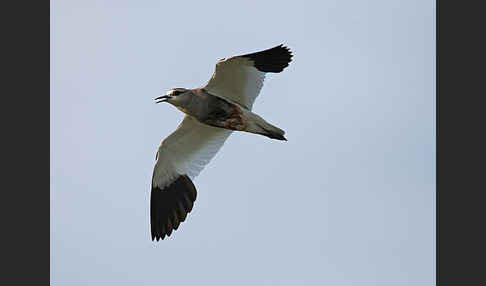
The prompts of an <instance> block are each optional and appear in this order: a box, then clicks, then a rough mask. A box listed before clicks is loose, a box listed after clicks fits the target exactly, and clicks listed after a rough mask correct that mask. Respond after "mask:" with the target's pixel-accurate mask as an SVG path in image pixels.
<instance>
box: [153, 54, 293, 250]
mask: <svg viewBox="0 0 486 286" xmlns="http://www.w3.org/2000/svg"><path fill="white" fill-rule="evenodd" d="M291 57H292V55H291V54H290V51H289V50H288V48H286V47H283V46H282V45H280V46H277V47H274V48H272V49H268V50H265V51H261V52H257V53H252V54H247V55H242V56H236V57H231V58H228V59H222V60H220V61H218V63H217V64H216V71H215V72H214V74H213V76H212V78H211V79H210V80H209V81H208V83H207V84H205V85H204V86H202V87H201V88H196V89H184V88H175V89H172V90H170V91H169V92H168V93H167V94H166V95H163V96H160V97H158V98H156V100H158V102H168V103H170V104H172V105H174V106H175V107H177V108H178V109H179V110H181V111H182V112H184V113H185V114H186V116H185V118H184V120H183V121H182V123H181V124H180V125H179V127H178V128H177V129H176V131H174V132H173V133H172V134H171V135H169V136H168V137H167V138H166V139H164V140H163V141H162V143H161V144H160V146H159V150H158V152H157V156H156V162H155V167H154V173H153V176H152V192H151V202H150V217H151V230H152V239H157V240H159V239H164V237H165V236H166V235H167V236H170V234H171V233H172V231H173V230H176V229H177V228H178V227H179V224H180V223H181V222H182V221H184V220H185V218H186V216H187V214H188V213H189V212H190V211H191V210H192V207H193V204H194V201H195V200H196V194H197V192H196V188H195V186H194V184H193V183H192V180H191V179H193V178H194V177H196V176H197V175H198V174H199V172H200V171H201V170H202V169H203V168H204V166H205V165H206V164H207V163H209V161H210V160H211V159H212V158H213V157H214V155H215V154H216V153H217V152H218V150H219V149H220V148H221V146H222V145H223V144H224V142H225V141H226V139H227V138H228V137H229V135H231V133H232V132H233V131H245V132H250V133H255V134H259V135H263V136H266V137H269V138H272V139H278V140H286V139H285V137H284V134H285V131H283V130H282V129H280V128H278V127H276V126H274V125H272V124H270V123H268V122H266V121H265V120H264V119H263V118H262V117H260V116H258V115H257V114H255V113H253V112H252V111H251V108H252V106H253V102H254V100H255V98H256V97H257V96H258V94H259V92H260V89H261V88H262V86H263V80H264V78H265V73H267V72H281V71H282V70H283V69H284V68H285V67H286V66H288V64H289V62H290V61H291Z"/></svg>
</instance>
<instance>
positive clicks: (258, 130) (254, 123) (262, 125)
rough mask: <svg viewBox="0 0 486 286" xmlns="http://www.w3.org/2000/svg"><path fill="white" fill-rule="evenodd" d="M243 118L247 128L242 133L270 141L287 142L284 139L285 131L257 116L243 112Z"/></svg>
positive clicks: (246, 111) (249, 112)
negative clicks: (252, 134) (248, 133)
mask: <svg viewBox="0 0 486 286" xmlns="http://www.w3.org/2000/svg"><path fill="white" fill-rule="evenodd" d="M243 117H244V121H245V122H247V123H248V127H247V128H246V129H245V130H243V131H246V132H251V133H255V134H260V135H263V136H266V137H269V138H272V139H277V140H285V141H287V139H286V138H285V137H284V134H285V131H283V130H282V129H280V128H278V127H277V126H274V125H272V124H270V123H268V122H267V121H265V119H263V118H261V117H260V116H258V115H257V114H255V113H253V112H251V111H248V110H244V111H243Z"/></svg>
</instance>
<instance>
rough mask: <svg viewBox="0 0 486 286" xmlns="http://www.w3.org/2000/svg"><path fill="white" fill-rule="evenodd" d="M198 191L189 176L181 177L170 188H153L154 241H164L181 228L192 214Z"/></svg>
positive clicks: (152, 222) (151, 222)
mask: <svg viewBox="0 0 486 286" xmlns="http://www.w3.org/2000/svg"><path fill="white" fill-rule="evenodd" d="M196 196H197V191H196V187H195V186H194V184H193V183H192V181H191V179H189V177H188V176H187V175H181V176H179V177H178V178H177V179H176V180H175V181H174V182H173V183H171V184H170V185H169V186H167V187H165V188H163V189H160V188H159V187H154V186H152V192H151V195H150V227H151V234H152V241H154V240H156V241H159V240H160V239H161V240H164V238H165V237H166V236H170V235H171V234H172V232H173V231H175V230H177V229H178V228H179V225H180V223H181V222H183V221H184V220H185V219H186V217H187V214H188V213H189V212H191V210H192V207H193V205H194V201H195V200H196Z"/></svg>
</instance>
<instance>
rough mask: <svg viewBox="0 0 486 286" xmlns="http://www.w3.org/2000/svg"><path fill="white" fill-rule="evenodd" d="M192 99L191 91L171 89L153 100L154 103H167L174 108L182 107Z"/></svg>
mask: <svg viewBox="0 0 486 286" xmlns="http://www.w3.org/2000/svg"><path fill="white" fill-rule="evenodd" d="M191 98H192V93H191V90H189V89H185V88H173V89H171V90H169V91H168V92H167V93H166V94H164V95H161V96H159V97H157V98H156V99H155V101H156V103H160V102H168V103H170V104H172V105H174V106H176V107H184V106H185V105H186V104H187V103H189V101H190V100H191Z"/></svg>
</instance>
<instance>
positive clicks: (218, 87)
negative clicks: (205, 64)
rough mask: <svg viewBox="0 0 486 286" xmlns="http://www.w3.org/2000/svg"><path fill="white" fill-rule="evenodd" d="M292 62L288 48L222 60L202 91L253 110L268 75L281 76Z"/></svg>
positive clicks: (280, 46)
mask: <svg viewBox="0 0 486 286" xmlns="http://www.w3.org/2000/svg"><path fill="white" fill-rule="evenodd" d="M291 60H292V54H291V53H290V50H289V48H287V47H285V46H283V45H279V46H276V47H274V48H271V49H268V50H264V51H260V52H256V53H252V54H246V55H241V56H235V57H231V58H228V59H222V60H220V61H218V62H217V63H216V68H215V71H214V73H213V76H212V77H211V79H210V80H209V81H208V82H207V83H206V84H205V85H204V86H202V88H204V89H205V90H207V91H208V92H209V93H211V94H213V95H216V96H219V97H223V98H226V99H229V100H231V101H233V102H236V103H238V104H240V105H241V106H243V107H245V108H246V109H248V110H251V108H252V106H253V102H254V101H255V99H256V97H257V96H258V94H259V93H260V90H261V89H262V86H263V81H264V79H265V73H267V72H274V73H279V72H281V71H283V69H284V68H285V67H287V66H288V65H289V63H290V61H291Z"/></svg>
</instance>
